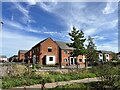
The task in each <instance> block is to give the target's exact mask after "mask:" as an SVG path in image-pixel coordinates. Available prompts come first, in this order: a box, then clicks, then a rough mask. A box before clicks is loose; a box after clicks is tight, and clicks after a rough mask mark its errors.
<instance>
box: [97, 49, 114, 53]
mask: <svg viewBox="0 0 120 90" xmlns="http://www.w3.org/2000/svg"><path fill="white" fill-rule="evenodd" d="M98 52H100V53H105V54H112V53H113V52H112V51H104V50H99V51H98Z"/></svg>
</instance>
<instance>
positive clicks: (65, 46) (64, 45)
mask: <svg viewBox="0 0 120 90" xmlns="http://www.w3.org/2000/svg"><path fill="white" fill-rule="evenodd" d="M55 42H56V43H57V45H58V46H59V47H60V48H61V49H69V50H73V48H72V47H69V46H68V45H67V44H68V43H66V42H60V41H55Z"/></svg>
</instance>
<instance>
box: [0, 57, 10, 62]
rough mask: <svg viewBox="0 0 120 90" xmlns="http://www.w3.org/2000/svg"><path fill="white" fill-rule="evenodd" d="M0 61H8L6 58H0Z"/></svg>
mask: <svg viewBox="0 0 120 90" xmlns="http://www.w3.org/2000/svg"><path fill="white" fill-rule="evenodd" d="M0 61H6V62H7V61H8V60H7V58H0Z"/></svg>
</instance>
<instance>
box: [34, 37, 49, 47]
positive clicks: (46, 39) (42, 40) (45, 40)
mask: <svg viewBox="0 0 120 90" xmlns="http://www.w3.org/2000/svg"><path fill="white" fill-rule="evenodd" d="M47 39H51V38H46V39H44V40H42V41H40V42H39V43H37V44H36V45H35V46H37V45H39V44H41V43H43V42H44V41H46V40H47ZM35 46H33V47H32V48H34V47H35Z"/></svg>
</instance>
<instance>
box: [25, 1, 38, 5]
mask: <svg viewBox="0 0 120 90" xmlns="http://www.w3.org/2000/svg"><path fill="white" fill-rule="evenodd" d="M26 1H27V2H28V4H29V5H36V3H37V2H36V0H26Z"/></svg>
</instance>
